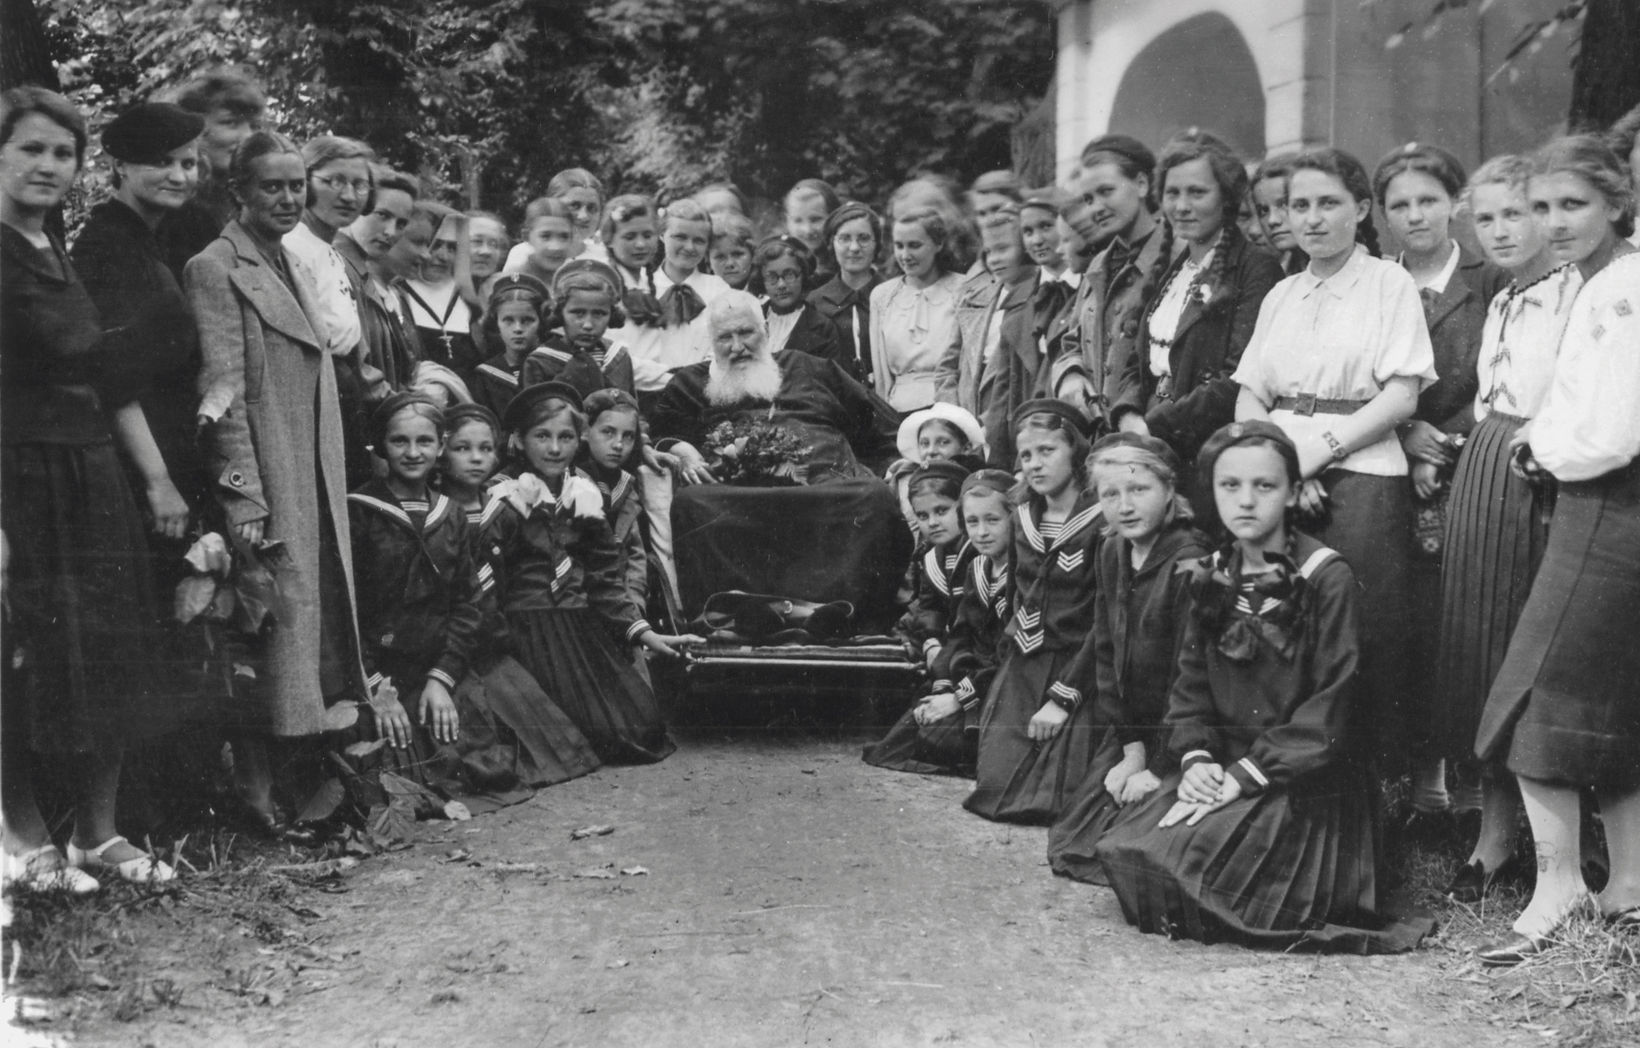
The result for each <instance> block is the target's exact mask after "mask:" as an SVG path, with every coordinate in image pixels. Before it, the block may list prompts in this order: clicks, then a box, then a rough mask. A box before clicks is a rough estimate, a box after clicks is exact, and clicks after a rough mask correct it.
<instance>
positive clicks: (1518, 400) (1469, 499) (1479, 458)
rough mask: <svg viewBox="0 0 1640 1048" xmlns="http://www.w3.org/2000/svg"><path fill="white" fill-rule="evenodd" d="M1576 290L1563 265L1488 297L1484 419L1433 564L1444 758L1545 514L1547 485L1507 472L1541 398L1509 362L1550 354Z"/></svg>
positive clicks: (1573, 272) (1486, 666) (1513, 608)
mask: <svg viewBox="0 0 1640 1048" xmlns="http://www.w3.org/2000/svg"><path fill="white" fill-rule="evenodd" d="M1581 285H1582V277H1581V276H1579V275H1578V272H1577V268H1576V267H1575V266H1563V267H1561V268H1559V269H1556V270H1554V271H1552V272H1550V273H1547V274H1545V275H1544V277H1543V278H1542V279H1541V280H1538V281H1536V282H1535V283H1533V284H1531V285H1530V286H1528V287H1524V288H1518V289H1515V288H1511V289H1510V290H1509V291H1508V292H1505V293H1501V294H1499V295H1498V296H1497V297H1496V298H1494V299H1493V301H1492V306H1491V315H1490V316H1489V317H1488V319H1487V331H1488V332H1493V331H1495V332H1496V336H1495V339H1494V341H1493V342H1492V343H1485V344H1483V348H1482V352H1483V353H1487V354H1490V355H1492V356H1493V357H1496V358H1497V359H1496V360H1495V361H1489V364H1490V365H1491V368H1490V369H1489V370H1491V369H1496V370H1495V371H1493V372H1492V374H1493V375H1495V376H1496V377H1495V379H1494V381H1493V384H1491V385H1489V387H1488V389H1487V390H1486V392H1485V394H1484V395H1485V396H1486V398H1487V402H1488V413H1487V415H1486V417H1485V418H1483V419H1482V420H1481V421H1480V424H1479V425H1477V426H1476V427H1475V429H1474V431H1473V432H1472V433H1471V434H1470V437H1469V442H1468V443H1467V444H1465V445H1464V448H1463V452H1462V453H1461V454H1460V455H1459V456H1458V466H1457V471H1456V473H1454V475H1453V477H1452V496H1451V499H1450V501H1449V503H1448V514H1447V521H1446V549H1445V551H1444V557H1443V559H1442V562H1441V629H1440V649H1439V650H1440V652H1441V653H1442V657H1441V658H1440V660H1439V661H1438V662H1437V671H1438V674H1439V677H1438V682H1437V685H1436V694H1437V695H1440V696H1441V697H1442V699H1443V701H1442V703H1441V705H1440V706H1439V707H1438V708H1437V709H1436V711H1435V714H1436V721H1435V739H1434V741H1435V744H1436V746H1437V748H1438V752H1440V753H1441V754H1443V755H1445V756H1446V757H1448V758H1452V759H1465V758H1469V757H1472V756H1473V755H1474V750H1475V729H1476V727H1477V726H1478V725H1479V723H1480V718H1481V709H1482V708H1483V707H1484V706H1485V705H1486V695H1487V692H1488V691H1490V690H1491V687H1492V680H1493V678H1495V677H1496V676H1497V675H1498V670H1499V668H1501V667H1502V666H1503V658H1504V655H1505V654H1506V653H1507V652H1508V650H1509V638H1510V637H1511V636H1512V635H1513V634H1514V632H1515V624H1516V622H1518V621H1519V620H1520V613H1521V609H1522V608H1524V607H1525V606H1526V597H1527V595H1528V594H1529V593H1531V590H1532V580H1533V579H1534V578H1535V577H1536V576H1537V571H1538V564H1539V562H1540V561H1542V559H1543V551H1544V548H1545V546H1546V545H1547V544H1548V541H1549V518H1550V516H1551V515H1552V514H1553V513H1554V505H1555V498H1554V481H1553V479H1552V478H1548V477H1544V478H1543V479H1542V481H1541V482H1539V483H1531V482H1528V481H1527V480H1525V479H1524V478H1522V477H1518V476H1516V475H1515V473H1514V471H1513V470H1512V469H1510V468H1509V466H1510V458H1511V456H1512V455H1513V452H1512V450H1511V449H1510V447H1509V442H1510V440H1511V439H1513V438H1514V436H1515V434H1516V432H1518V431H1519V430H1520V427H1521V426H1522V425H1524V424H1525V413H1526V412H1529V411H1532V410H1534V407H1535V405H1536V404H1537V403H1538V402H1539V400H1540V399H1541V394H1542V393H1543V392H1545V391H1544V390H1542V389H1531V390H1528V389H1526V388H1520V389H1510V388H1509V387H1510V379H1511V378H1514V383H1513V384H1514V385H1516V386H1523V385H1524V383H1525V382H1529V381H1530V376H1531V372H1530V371H1529V372H1527V374H1526V375H1525V376H1516V375H1511V374H1510V371H1511V370H1512V368H1513V366H1514V365H1513V361H1514V360H1515V359H1517V358H1524V357H1527V356H1528V355H1530V356H1541V357H1547V358H1549V359H1552V358H1553V357H1554V355H1555V353H1556V352H1557V351H1558V350H1559V348H1560V336H1561V333H1562V331H1563V329H1564V327H1565V322H1566V318H1567V316H1568V314H1569V311H1570V307H1571V304H1572V301H1573V299H1574V298H1575V296H1576V294H1577V289H1578V288H1579V287H1580V286H1581ZM1523 363H1525V361H1523Z"/></svg>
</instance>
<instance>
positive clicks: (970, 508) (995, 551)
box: [962, 491, 1014, 557]
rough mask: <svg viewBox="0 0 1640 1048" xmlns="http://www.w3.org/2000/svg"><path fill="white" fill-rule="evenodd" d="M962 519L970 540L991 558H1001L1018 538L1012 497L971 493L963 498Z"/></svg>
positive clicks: (987, 492)
mask: <svg viewBox="0 0 1640 1048" xmlns="http://www.w3.org/2000/svg"><path fill="white" fill-rule="evenodd" d="M962 522H963V525H964V526H965V527H967V529H968V541H969V542H972V543H973V544H974V548H975V549H977V550H979V551H980V552H981V553H983V554H985V555H986V556H987V557H1001V556H1005V555H1006V554H1007V552H1008V544H1009V543H1010V542H1012V541H1013V538H1014V515H1013V514H1012V513H1011V512H1009V510H1008V500H1007V499H1005V498H1003V497H1002V495H1001V494H1000V493H998V492H995V491H984V492H970V493H968V494H967V495H964V496H963V499H962Z"/></svg>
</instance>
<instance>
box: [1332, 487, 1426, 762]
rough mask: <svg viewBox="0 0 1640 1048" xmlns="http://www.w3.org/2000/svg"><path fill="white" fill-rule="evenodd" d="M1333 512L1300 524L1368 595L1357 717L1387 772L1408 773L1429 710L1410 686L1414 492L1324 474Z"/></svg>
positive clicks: (1362, 614)
mask: <svg viewBox="0 0 1640 1048" xmlns="http://www.w3.org/2000/svg"><path fill="white" fill-rule="evenodd" d="M1321 483H1322V485H1323V486H1324V487H1325V488H1326V489H1327V505H1328V512H1327V514H1326V516H1325V517H1324V518H1323V519H1322V520H1320V521H1313V520H1305V521H1300V522H1299V527H1300V528H1301V529H1303V530H1304V531H1306V532H1308V533H1309V534H1311V535H1313V536H1315V537H1316V538H1317V539H1320V540H1321V541H1322V542H1323V543H1325V544H1326V545H1328V546H1331V547H1332V548H1333V549H1335V550H1337V551H1338V553H1339V555H1340V556H1342V557H1343V558H1344V560H1345V562H1346V563H1348V564H1349V566H1350V568H1351V570H1352V571H1354V572H1355V578H1356V582H1357V583H1358V584H1359V585H1360V587H1361V591H1360V595H1359V598H1358V600H1357V601H1356V609H1357V616H1358V617H1357V623H1358V625H1359V628H1360V631H1361V676H1362V680H1363V681H1364V682H1365V686H1364V687H1363V689H1362V695H1361V702H1360V704H1359V705H1358V707H1357V710H1358V712H1357V715H1356V716H1357V720H1358V722H1359V723H1361V724H1362V725H1371V726H1372V730H1373V733H1374V754H1375V756H1376V757H1377V758H1378V760H1379V762H1380V764H1381V765H1382V767H1383V768H1384V770H1386V771H1394V770H1396V769H1400V768H1404V767H1405V765H1406V763H1407V761H1408V759H1409V757H1410V755H1411V754H1412V752H1413V748H1414V747H1416V746H1418V745H1420V744H1421V742H1422V740H1423V739H1424V738H1426V737H1427V735H1428V732H1429V716H1430V715H1429V710H1428V708H1427V707H1426V706H1423V705H1422V704H1421V703H1418V702H1415V701H1413V699H1412V698H1411V695H1412V690H1411V687H1410V683H1411V682H1410V679H1409V678H1410V673H1409V670H1410V669H1411V664H1410V662H1409V661H1408V659H1407V652H1408V650H1409V649H1410V648H1411V640H1412V625H1413V623H1414V622H1416V621H1417V620H1418V618H1419V616H1418V615H1417V614H1416V612H1411V613H1409V608H1408V601H1409V598H1410V593H1411V582H1412V579H1411V565H1412V490H1411V485H1410V484H1409V483H1408V481H1407V478H1406V477H1380V476H1374V475H1372V474H1368V473H1356V472H1353V471H1351V470H1343V469H1333V470H1328V471H1327V472H1326V473H1324V474H1322V476H1321Z"/></svg>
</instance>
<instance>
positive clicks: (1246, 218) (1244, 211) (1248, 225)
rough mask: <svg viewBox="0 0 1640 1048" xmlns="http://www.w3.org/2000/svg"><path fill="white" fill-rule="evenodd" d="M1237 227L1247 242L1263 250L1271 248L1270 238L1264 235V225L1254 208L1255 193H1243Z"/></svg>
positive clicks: (1238, 211)
mask: <svg viewBox="0 0 1640 1048" xmlns="http://www.w3.org/2000/svg"><path fill="white" fill-rule="evenodd" d="M1236 228H1237V229H1239V230H1241V235H1242V236H1244V237H1246V238H1247V242H1248V243H1249V244H1252V245H1253V246H1254V247H1256V248H1259V249H1260V250H1263V251H1268V250H1270V238H1269V237H1267V236H1265V235H1264V226H1263V225H1261V224H1260V223H1259V220H1258V214H1257V213H1256V212H1255V211H1254V210H1253V194H1252V193H1251V192H1248V193H1245V194H1243V195H1242V198H1241V203H1240V204H1239V205H1237V207H1236Z"/></svg>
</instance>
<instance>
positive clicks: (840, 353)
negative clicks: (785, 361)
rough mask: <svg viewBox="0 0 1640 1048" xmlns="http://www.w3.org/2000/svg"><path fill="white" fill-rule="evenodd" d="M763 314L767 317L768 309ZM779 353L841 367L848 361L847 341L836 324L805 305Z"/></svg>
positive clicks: (818, 311) (812, 307)
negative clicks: (796, 355)
mask: <svg viewBox="0 0 1640 1048" xmlns="http://www.w3.org/2000/svg"><path fill="white" fill-rule="evenodd" d="M763 312H764V315H765V316H766V315H768V312H769V307H768V306H764V307H763ZM781 352H783V353H791V352H797V353H807V354H808V355H809V356H811V357H819V358H820V359H821V360H831V361H835V362H836V363H838V364H843V365H847V363H848V359H849V351H848V344H847V340H846V339H845V338H844V337H843V333H842V332H841V331H839V330H838V328H837V324H836V322H835V321H833V320H832V319H831V318H830V317H828V316H826V315H825V314H824V313H822V312H821V311H820V310H819V309H818V308H816V307H814V306H811V305H807V304H805V305H803V306H802V307H800V312H799V314H798V317H797V326H796V327H794V328H792V333H791V335H790V336H789V337H788V338H787V339H786V345H785V348H784V349H782V350H781ZM845 370H846V367H845Z"/></svg>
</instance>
